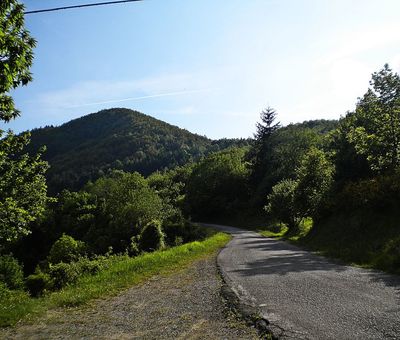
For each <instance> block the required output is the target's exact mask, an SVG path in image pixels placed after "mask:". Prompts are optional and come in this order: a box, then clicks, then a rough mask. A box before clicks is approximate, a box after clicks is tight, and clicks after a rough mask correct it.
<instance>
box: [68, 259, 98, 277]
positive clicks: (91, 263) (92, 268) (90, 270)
mask: <svg viewBox="0 0 400 340" xmlns="http://www.w3.org/2000/svg"><path fill="white" fill-rule="evenodd" d="M70 265H75V266H76V267H77V268H76V270H77V271H78V274H79V275H83V274H90V275H93V274H96V273H98V272H99V271H100V270H102V269H104V267H105V266H104V261H102V260H100V259H96V260H90V259H88V258H87V257H82V258H80V259H79V261H78V262H76V263H74V264H70Z"/></svg>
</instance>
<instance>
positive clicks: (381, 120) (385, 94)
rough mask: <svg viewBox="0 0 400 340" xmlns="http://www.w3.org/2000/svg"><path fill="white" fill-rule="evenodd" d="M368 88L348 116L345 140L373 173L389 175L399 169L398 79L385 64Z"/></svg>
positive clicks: (399, 96)
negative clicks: (385, 172)
mask: <svg viewBox="0 0 400 340" xmlns="http://www.w3.org/2000/svg"><path fill="white" fill-rule="evenodd" d="M371 85H372V89H369V90H368V92H367V93H366V94H365V95H364V97H363V98H361V99H360V100H359V102H358V103H357V108H356V111H355V112H354V113H351V114H349V115H348V119H349V120H350V121H351V126H352V128H351V131H350V132H349V134H348V139H349V141H350V142H351V143H352V144H353V145H354V147H355V149H356V151H357V153H359V154H361V155H364V156H365V157H366V158H367V160H368V162H369V163H370V166H371V169H372V170H373V171H375V172H384V171H387V170H389V171H391V170H394V169H397V168H398V167H399V165H400V76H399V75H398V74H397V73H394V72H393V71H392V70H391V69H390V68H389V66H388V65H387V64H386V65H385V66H384V68H383V69H382V70H380V71H379V72H375V73H373V75H372V80H371Z"/></svg>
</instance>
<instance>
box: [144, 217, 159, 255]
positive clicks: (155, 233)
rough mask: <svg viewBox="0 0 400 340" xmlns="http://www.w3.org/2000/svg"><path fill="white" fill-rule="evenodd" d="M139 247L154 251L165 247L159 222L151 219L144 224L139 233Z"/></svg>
mask: <svg viewBox="0 0 400 340" xmlns="http://www.w3.org/2000/svg"><path fill="white" fill-rule="evenodd" d="M139 248H140V250H142V251H154V250H158V249H163V248H165V235H164V233H163V231H162V228H161V222H160V221H158V220H153V221H151V222H149V223H148V224H146V225H145V227H144V228H143V231H142V232H141V234H140V239H139Z"/></svg>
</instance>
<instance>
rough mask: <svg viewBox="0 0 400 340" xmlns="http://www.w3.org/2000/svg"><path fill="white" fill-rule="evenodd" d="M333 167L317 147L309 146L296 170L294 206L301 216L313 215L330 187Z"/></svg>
mask: <svg viewBox="0 0 400 340" xmlns="http://www.w3.org/2000/svg"><path fill="white" fill-rule="evenodd" d="M333 173H334V168H333V166H332V164H331V163H330V161H329V160H328V159H327V157H326V156H325V153H324V152H323V151H321V150H318V149H317V148H311V149H310V150H309V151H308V153H307V154H306V155H305V156H304V158H303V159H302V161H301V165H300V166H299V168H297V170H296V174H297V187H296V190H295V196H294V200H295V206H296V209H297V210H298V214H299V215H300V216H302V217H307V216H314V214H315V213H316V212H317V210H318V208H319V206H320V204H321V202H322V200H323V198H324V197H325V195H326V194H327V192H328V191H329V189H330V188H331V185H332V182H333Z"/></svg>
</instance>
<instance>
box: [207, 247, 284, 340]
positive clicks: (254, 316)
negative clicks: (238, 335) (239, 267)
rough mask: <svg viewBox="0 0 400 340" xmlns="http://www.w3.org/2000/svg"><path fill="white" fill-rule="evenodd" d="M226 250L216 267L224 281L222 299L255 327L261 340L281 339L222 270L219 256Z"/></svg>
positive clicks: (217, 261)
mask: <svg viewBox="0 0 400 340" xmlns="http://www.w3.org/2000/svg"><path fill="white" fill-rule="evenodd" d="M225 248H226V246H225V247H223V248H222V249H220V251H219V252H218V254H217V257H216V260H215V261H216V265H217V271H218V274H219V276H220V278H221V281H222V286H221V290H220V294H221V296H222V298H223V299H224V300H225V301H226V303H227V306H228V308H229V309H230V310H231V311H232V312H233V313H234V314H236V315H238V316H239V317H240V318H241V319H243V320H244V321H245V322H246V323H247V324H249V325H251V326H253V327H255V328H256V329H257V331H258V333H259V336H260V338H263V339H272V340H278V339H279V338H280V335H281V332H279V333H278V332H277V331H276V330H274V329H273V327H271V326H272V325H271V324H270V322H269V321H268V319H266V318H265V317H263V316H262V314H261V312H260V310H259V309H258V308H257V306H256V305H255V304H254V303H252V302H250V301H249V299H247V298H244V297H243V296H241V294H238V292H237V289H235V288H234V287H233V284H232V281H231V280H230V279H229V277H228V275H227V274H226V273H225V271H224V270H223V269H222V266H221V265H220V263H219V260H218V259H219V255H220V253H221V252H222V251H223V250H224V249H225Z"/></svg>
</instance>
